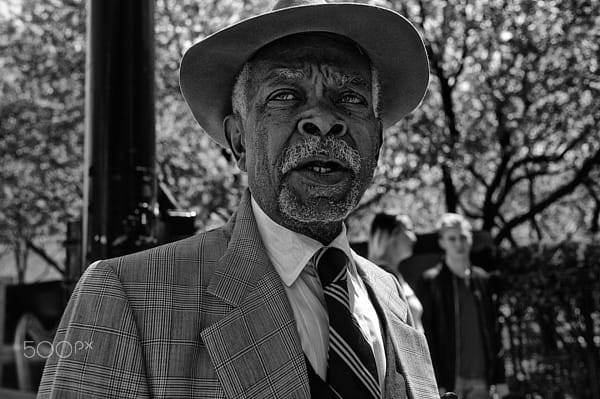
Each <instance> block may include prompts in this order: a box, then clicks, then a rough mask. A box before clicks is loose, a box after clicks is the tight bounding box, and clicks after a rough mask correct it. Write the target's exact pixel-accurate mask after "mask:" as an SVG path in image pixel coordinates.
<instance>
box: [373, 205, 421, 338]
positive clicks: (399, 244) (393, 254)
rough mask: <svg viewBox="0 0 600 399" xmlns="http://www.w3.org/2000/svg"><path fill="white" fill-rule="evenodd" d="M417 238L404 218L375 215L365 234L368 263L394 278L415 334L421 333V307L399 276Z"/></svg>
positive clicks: (407, 218)
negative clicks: (405, 303) (397, 283)
mask: <svg viewBox="0 0 600 399" xmlns="http://www.w3.org/2000/svg"><path fill="white" fill-rule="evenodd" d="M416 242H417V236H416V235H415V232H414V229H413V223H412V220H411V219H410V217H408V216H407V215H402V214H399V215H396V214H392V213H387V212H379V213H377V214H376V215H375V217H374V218H373V222H372V223H371V230H370V231H369V260H370V261H371V262H373V263H375V264H376V265H377V266H379V267H381V268H383V269H384V270H386V271H388V272H390V273H392V274H393V275H395V276H396V278H397V279H398V281H399V282H400V284H401V285H402V291H403V294H404V296H405V297H406V300H407V302H408V306H409V308H410V313H411V316H412V319H413V323H414V326H415V328H416V329H417V330H419V331H423V325H422V323H421V315H422V313H423V306H422V305H421V302H420V301H419V299H418V298H417V296H416V295H415V293H414V291H413V289H412V288H411V287H410V285H409V284H408V283H407V282H406V280H405V279H404V277H403V276H402V270H401V269H402V264H403V263H404V261H406V260H407V259H408V258H410V257H411V256H412V255H413V247H414V245H415V243H416Z"/></svg>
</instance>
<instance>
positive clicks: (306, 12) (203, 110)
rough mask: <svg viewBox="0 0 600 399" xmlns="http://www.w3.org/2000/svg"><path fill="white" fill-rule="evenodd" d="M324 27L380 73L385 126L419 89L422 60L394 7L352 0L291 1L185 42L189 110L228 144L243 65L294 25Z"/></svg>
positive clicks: (415, 38) (424, 78)
mask: <svg viewBox="0 0 600 399" xmlns="http://www.w3.org/2000/svg"><path fill="white" fill-rule="evenodd" d="M303 32H330V33H336V34H339V35H342V36H346V37H348V38H350V39H352V40H353V41H355V42H356V43H357V44H358V45H359V46H361V47H362V48H363V50H364V51H365V52H366V53H367V55H368V57H369V58H370V60H371V63H372V64H373V65H374V66H375V68H376V69H377V71H378V74H379V84H380V117H381V119H382V122H383V126H384V128H387V127H389V126H391V125H393V124H395V123H396V122H397V121H399V120H400V119H401V118H403V117H404V116H405V115H407V114H408V113H410V112H411V111H412V110H414V109H415V108H416V107H417V106H418V105H419V103H420V102H421V100H422V99H423V96H424V95H425V92H426V90H427V85H428V82H429V64H428V61H427V54H426V51H425V47H424V44H423V41H422V40H421V37H420V35H419V33H418V32H417V30H416V29H415V28H414V27H413V25H412V24H411V23H410V22H409V21H408V20H407V19H406V18H404V17H403V16H401V15H400V14H398V13H396V12H395V11H392V10H389V9H386V8H382V7H377V6H371V5H366V4H356V3H328V4H317V5H306V6H298V7H290V8H284V9H279V10H276V11H272V12H269V13H266V14H261V15H258V16H256V17H252V18H249V19H246V20H244V21H241V22H239V23H237V24H235V25H232V26H230V27H228V28H225V29H223V30H220V31H218V32H216V33H214V34H212V35H210V36H208V37H206V38H205V39H204V40H201V41H199V42H198V43H196V44H194V45H193V46H192V47H190V48H189V49H188V50H187V52H186V53H185V55H184V57H183V59H182V61H181V68H180V85H181V91H182V93H183V96H184V98H185V100H186V102H187V103H188V105H189V107H190V109H191V111H192V113H193V115H194V117H195V118H196V120H197V121H198V123H199V124H200V126H202V128H204V130H205V131H206V133H208V134H209V135H210V136H211V137H212V138H213V139H214V140H215V141H217V142H218V143H219V144H221V145H222V146H224V147H226V148H228V143H227V140H226V138H225V135H224V132H223V119H224V117H225V116H227V115H229V114H231V112H232V108H231V91H232V88H233V85H234V83H235V79H236V77H237V75H238V73H239V72H240V71H241V69H242V67H243V65H244V64H245V63H246V62H247V61H248V60H249V59H250V58H251V57H252V56H253V54H254V53H256V51H257V50H258V49H260V48H262V47H264V46H265V45H267V44H269V43H270V42H272V41H274V40H277V39H279V38H282V37H284V36H288V35H291V34H295V33H303Z"/></svg>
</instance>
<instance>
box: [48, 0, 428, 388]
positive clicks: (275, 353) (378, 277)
mask: <svg viewBox="0 0 600 399" xmlns="http://www.w3.org/2000/svg"><path fill="white" fill-rule="evenodd" d="M427 82H428V64H427V58H426V55H425V51H424V46H423V43H422V41H421V39H420V37H419V35H418V33H417V32H416V30H415V29H414V28H413V27H412V25H411V24H410V23H409V22H408V21H407V20H406V19H404V18H403V17H401V16H400V15H398V14H396V13H395V12H393V11H390V10H387V9H383V8H379V7H373V6H368V5H363V4H352V3H349V4H341V3H340V4H335V3H330V4H327V3H324V2H322V1H300V0H295V1H280V2H279V3H278V4H277V5H276V6H275V8H274V10H273V11H272V12H269V13H266V14H263V15H260V16H257V17H254V18H250V19H248V20H246V21H242V22H241V23H238V24H236V25H234V26H231V27H228V28H226V29H224V30H222V31H220V32H217V33H216V34H214V35H212V36H210V37H208V38H206V39H204V40H203V41H201V42H199V43H197V44H195V45H194V46H193V47H191V48H190V49H189V50H188V52H187V53H186V55H185V56H184V58H183V61H182V65H181V87H182V91H183V94H184V97H185V99H186V101H187V102H188V104H189V106H190V109H191V110H192V112H193V114H194V116H195V117H196V119H197V120H198V121H199V123H200V124H201V126H202V127H203V128H204V130H205V131H206V133H208V134H209V135H211V137H212V138H213V139H214V140H216V141H217V142H218V143H219V144H221V145H223V146H225V147H227V148H229V149H230V150H231V152H232V153H233V154H234V156H235V158H236V159H237V164H238V166H239V167H240V169H242V170H243V171H245V172H247V174H248V183H249V190H248V192H247V193H246V194H245V195H244V197H243V198H242V199H241V202H240V205H239V208H238V210H237V212H236V213H235V215H234V216H233V217H232V218H231V220H230V221H229V222H228V223H227V224H226V225H225V226H224V227H222V228H218V229H215V230H212V231H208V232H205V233H202V234H199V235H197V236H194V237H191V238H189V239H186V240H183V241H179V242H176V243H172V244H169V245H166V246H163V247H159V248H155V249H152V250H149V251H145V252H142V253H138V254H133V255H129V256H124V257H121V258H117V259H110V260H106V261H100V262H97V263H95V264H93V265H92V266H90V267H89V268H88V270H87V271H86V273H85V274H84V276H83V277H82V278H81V281H80V282H79V284H78V286H77V288H76V290H75V292H74V293H73V297H72V298H71V300H70V302H69V305H68V307H67V309H66V311H65V315H64V316H63V319H62V322H61V325H60V327H59V329H58V332H57V335H56V340H55V342H59V343H60V342H63V341H65V342H79V341H81V342H92V343H93V345H92V346H93V348H89V349H88V350H86V351H83V350H82V351H79V352H77V353H72V354H69V355H68V356H66V355H64V354H62V353H55V354H54V355H53V356H52V357H51V358H50V359H49V360H48V363H47V365H46V368H45V371H44V376H43V379H42V384H41V388H40V391H39V397H41V398H45V397H61V398H62V397H98V398H109V397H110V398H113V397H114V398H117V397H118V398H123V397H131V398H133V397H136V398H148V397H156V398H159V397H160V398H175V397H182V398H183V397H190V398H191V397H203V398H209V397H210V398H271V397H272V398H309V397H313V398H328V397H332V398H333V397H336V398H337V397H342V398H380V397H386V398H415V399H416V398H418V399H422V398H434V397H437V396H438V390H437V387H436V385H435V381H434V375H433V368H432V365H431V360H430V356H429V352H428V349H427V344H426V341H425V338H424V336H423V335H422V334H421V333H420V332H418V331H417V330H415V329H414V328H413V326H412V325H411V322H410V317H409V316H408V306H407V304H406V302H405V300H404V299H403V298H404V296H403V295H402V289H401V287H400V285H399V284H398V281H397V280H396V279H395V278H394V276H392V275H391V274H389V273H387V272H385V271H383V270H381V269H380V268H378V267H377V266H375V265H373V264H372V263H370V262H369V261H367V260H366V259H363V258H361V257H359V256H358V255H356V254H355V253H354V252H352V251H351V249H350V247H349V245H348V240H347V237H346V229H345V226H344V224H343V220H344V218H345V217H346V216H347V215H348V213H349V212H350V211H351V210H352V209H353V208H354V207H355V206H356V205H357V203H358V201H359V199H360V198H361V196H362V194H363V193H364V191H365V190H366V189H367V187H368V186H369V184H370V182H371V179H372V176H373V172H374V169H375V166H376V164H377V159H378V155H379V149H380V146H381V144H382V140H383V132H382V131H383V128H384V127H386V126H390V125H392V124H393V123H395V122H397V121H398V120H399V119H401V118H402V117H403V116H404V115H406V114H407V113H408V112H410V111H411V110H412V109H413V108H415V107H416V106H417V105H418V103H419V102H420V100H421V99H422V97H423V95H424V92H425V90H426V87H427Z"/></svg>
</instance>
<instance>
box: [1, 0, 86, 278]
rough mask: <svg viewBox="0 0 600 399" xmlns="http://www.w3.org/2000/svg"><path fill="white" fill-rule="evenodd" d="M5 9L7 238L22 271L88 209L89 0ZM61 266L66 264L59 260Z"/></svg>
mask: <svg viewBox="0 0 600 399" xmlns="http://www.w3.org/2000/svg"><path fill="white" fill-rule="evenodd" d="M8 5H9V6H10V7H8V8H7V9H5V10H4V11H5V12H6V14H4V15H1V16H0V54H2V58H1V59H0V70H1V75H2V78H1V80H0V92H1V93H2V96H1V97H0V164H1V165H2V167H1V168H0V181H2V189H1V191H0V223H1V224H2V226H3V229H2V230H1V231H0V245H2V246H3V247H5V248H8V249H10V250H13V251H14V252H15V260H16V265H17V268H18V271H19V275H20V277H22V275H23V273H24V268H25V265H26V260H27V254H28V251H29V250H30V249H34V250H37V251H38V252H39V253H42V254H43V253H44V250H43V248H40V245H42V244H41V241H40V240H42V241H43V238H44V237H48V236H57V235H60V236H64V233H65V230H66V224H65V223H66V221H67V220H68V219H69V218H71V217H78V216H79V214H80V212H81V209H80V207H81V205H80V204H81V197H82V188H81V187H82V183H83V180H82V174H81V171H82V160H83V156H82V154H83V102H84V90H83V80H84V70H85V68H84V63H85V54H84V49H85V41H84V40H85V35H84V34H85V24H84V22H85V14H84V12H83V11H84V10H83V7H82V2H81V1H62V0H61V1H58V0H56V1H45V2H37V1H29V0H24V1H21V2H9V3H8ZM54 266H57V267H59V263H58V262H54Z"/></svg>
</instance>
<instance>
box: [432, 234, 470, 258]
mask: <svg viewBox="0 0 600 399" xmlns="http://www.w3.org/2000/svg"><path fill="white" fill-rule="evenodd" d="M439 244H440V247H441V248H442V249H443V250H444V251H445V252H446V256H448V257H449V258H464V257H468V256H469V252H470V251H471V245H472V244H473V236H472V234H471V232H470V231H466V230H465V229H463V228H461V227H459V226H455V227H450V228H446V229H444V230H443V231H442V233H441V235H440V237H439Z"/></svg>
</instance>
